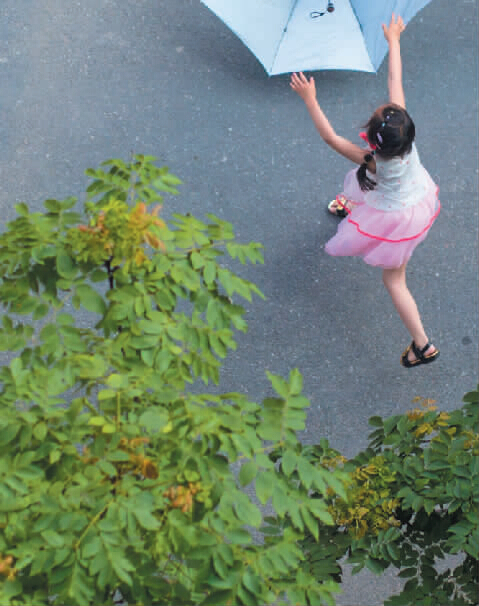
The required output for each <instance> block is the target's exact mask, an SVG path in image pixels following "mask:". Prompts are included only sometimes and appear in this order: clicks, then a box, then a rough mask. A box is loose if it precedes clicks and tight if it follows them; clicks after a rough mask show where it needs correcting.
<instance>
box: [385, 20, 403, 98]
mask: <svg viewBox="0 0 479 606" xmlns="http://www.w3.org/2000/svg"><path fill="white" fill-rule="evenodd" d="M405 29H406V26H405V25H404V21H403V20H402V18H401V17H400V16H398V17H397V18H396V17H395V16H394V13H393V14H392V17H391V21H390V23H389V27H388V26H386V25H384V24H383V32H384V37H385V38H386V40H387V42H388V45H389V74H388V89H389V101H390V102H391V103H396V105H400V106H401V107H404V108H406V99H405V97H404V90H403V86H402V63H401V47H400V44H399V39H400V37H401V34H402V32H403V31H404V30H405Z"/></svg>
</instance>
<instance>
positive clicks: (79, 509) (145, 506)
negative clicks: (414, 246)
mask: <svg viewBox="0 0 479 606" xmlns="http://www.w3.org/2000/svg"><path fill="white" fill-rule="evenodd" d="M88 175H89V176H90V177H91V178H92V182H91V184H90V186H89V187H88V191H87V198H86V202H85V208H84V212H83V213H78V212H75V210H74V207H75V204H76V201H75V199H73V198H69V199H66V200H63V201H58V200H47V201H46V202H45V208H46V212H44V213H38V212H37V213H33V212H30V211H29V209H28V208H27V206H26V205H25V204H20V205H18V206H17V212H18V215H19V216H18V217H17V218H16V219H15V220H14V221H13V222H11V223H10V224H9V225H8V226H7V229H6V231H5V232H4V233H3V234H2V235H1V239H0V279H1V282H0V299H1V301H2V303H3V306H4V310H5V313H4V315H3V319H2V328H1V330H0V343H1V346H2V349H3V350H4V351H7V352H10V355H11V356H12V359H11V361H10V363H9V364H8V365H5V366H3V367H2V369H1V371H0V381H1V394H0V407H1V413H0V603H1V604H2V606H8V605H15V604H35V605H36V606H40V605H41V604H52V603H53V604H68V605H69V606H70V605H74V604H78V605H81V606H85V605H88V604H95V605H99V604H113V603H114V601H115V599H116V598H117V597H118V596H121V597H122V598H123V599H124V600H126V601H127V602H128V603H129V604H138V605H140V604H145V605H152V604H185V605H186V604H247V605H253V604H266V603H272V602H275V601H276V600H277V599H278V598H281V597H284V596H287V597H288V598H289V599H290V600H291V601H293V602H295V601H297V599H296V598H297V596H298V595H300V596H301V600H302V601H303V597H304V599H305V600H306V601H305V602H304V603H318V602H319V601H326V602H329V603H333V599H332V597H331V594H332V592H333V591H334V590H336V588H337V586H336V584H335V583H334V581H333V580H332V579H331V578H330V577H328V576H326V577H325V578H324V579H322V580H320V581H318V580H317V579H316V578H314V576H312V575H310V574H307V573H306V572H304V571H302V569H301V562H302V560H303V559H304V556H303V554H302V551H301V549H300V548H299V541H300V540H301V539H302V538H304V536H305V531H306V530H308V531H310V532H311V533H312V535H313V536H316V537H317V536H318V527H319V523H320V522H321V523H324V524H332V523H333V520H332V517H331V514H330V513H329V512H328V510H327V505H326V503H325V502H324V499H322V498H321V495H322V493H323V492H324V491H326V490H327V488H328V487H331V488H332V489H333V490H337V491H339V494H342V495H343V496H344V497H345V496H346V495H345V493H344V489H343V487H342V484H341V481H340V478H341V477H342V475H343V473H342V472H340V471H338V472H332V471H329V470H326V469H323V468H315V467H314V466H313V465H311V464H310V463H309V462H308V461H306V460H305V459H304V458H303V457H302V456H301V446H300V444H299V441H298V438H297V431H298V430H301V429H303V427H304V420H305V409H306V408H307V406H308V404H309V403H308V401H307V399H306V398H305V397H303V396H302V395H301V387H302V380H301V376H300V374H299V373H298V372H297V371H293V372H292V373H291V374H290V377H289V379H288V380H284V379H282V378H281V377H277V376H273V375H271V376H270V379H271V383H272V387H273V389H272V393H273V391H275V392H276V396H275V397H269V398H266V399H265V400H264V402H262V404H261V405H260V404H257V403H255V402H252V401H250V400H249V399H248V398H247V397H246V396H244V395H242V394H239V393H227V394H221V395H217V394H216V395H215V394H208V393H202V392H201V390H200V389H199V388H198V386H197V383H198V381H202V382H203V383H204V384H208V383H210V382H213V383H217V382H218V377H219V368H220V365H221V361H222V359H223V358H224V357H225V356H226V354H227V351H228V350H229V349H234V347H235V337H234V335H235V331H237V330H239V331H244V330H246V322H245V320H244V317H243V316H244V309H243V308H242V307H241V305H240V304H238V302H237V299H238V298H239V299H241V298H242V299H245V300H247V301H250V300H251V298H252V296H253V295H258V296H262V295H261V292H260V291H259V290H258V288H257V287H256V286H255V285H254V284H252V283H251V282H249V281H247V280H245V279H243V278H241V277H239V276H238V275H236V274H235V273H234V272H233V271H231V270H230V269H229V268H228V264H227V263H226V262H222V261H223V260H224V259H225V260H226V259H227V258H233V259H238V260H239V261H240V262H241V263H243V264H244V263H246V262H251V263H258V262H262V261H263V257H262V251H261V246H260V245H259V244H256V243H249V244H239V243H237V242H236V241H235V239H234V233H233V229H232V226H231V225H230V224H229V223H227V222H226V221H222V220H221V219H219V218H218V217H215V216H212V215H209V216H208V222H203V221H200V220H198V219H197V218H195V217H193V216H191V215H189V214H186V215H180V214H174V215H172V218H171V220H170V221H169V222H168V223H167V222H166V221H164V220H163V219H162V218H160V212H159V211H160V207H159V206H158V203H159V202H160V201H161V192H162V191H163V192H164V191H166V192H168V193H172V194H173V193H176V191H177V189H176V188H177V185H178V184H179V180H178V179H177V178H176V177H175V176H173V175H172V174H171V173H170V172H169V171H168V169H167V168H165V167H162V168H158V167H157V166H156V165H155V163H154V159H153V158H148V157H143V156H135V157H134V158H133V159H132V161H131V162H130V163H125V162H123V161H121V160H111V161H108V162H107V163H105V164H104V165H102V167H100V169H98V170H90V171H88ZM72 308H74V309H77V310H79V312H78V313H75V311H74V309H72ZM85 314H87V315H88V322H87V326H88V327H86V328H85V327H84V324H85V321H84V318H85ZM82 318H83V326H82V325H81V323H80V322H79V319H82ZM279 447H281V449H282V452H283V457H284V460H285V461H288V467H287V471H283V470H282V469H281V468H278V467H277V466H275V464H274V462H273V460H272V459H271V457H270V456H269V455H268V453H269V451H270V450H272V449H273V448H279ZM233 463H236V464H237V466H239V473H236V471H235V470H234V469H233V467H232V464H233ZM296 469H298V470H299V476H297V475H296V474H295V473H293V472H294V470H296ZM245 487H248V489H247V490H245ZM313 490H314V491H315V492H316V494H317V496H316V497H315V498H311V497H310V494H311V492H312V491H313ZM266 504H268V506H269V507H270V509H271V511H272V520H274V522H271V523H268V522H267V521H266V522H264V520H263V515H262V511H261V505H266ZM284 520H290V521H291V523H290V524H288V525H284V527H282V526H281V525H280V524H278V521H279V522H281V521H284ZM298 592H299V593H298Z"/></svg>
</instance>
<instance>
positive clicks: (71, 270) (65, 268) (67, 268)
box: [57, 249, 77, 280]
mask: <svg viewBox="0 0 479 606" xmlns="http://www.w3.org/2000/svg"><path fill="white" fill-rule="evenodd" d="M57 271H58V274H59V275H60V276H61V277H62V278H65V279H67V280H73V279H74V278H75V276H76V274H77V266H76V264H75V262H74V261H73V259H72V258H71V257H70V255H69V254H68V253H67V252H65V250H62V249H61V250H59V251H58V255H57Z"/></svg>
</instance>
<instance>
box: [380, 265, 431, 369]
mask: <svg viewBox="0 0 479 606" xmlns="http://www.w3.org/2000/svg"><path fill="white" fill-rule="evenodd" d="M406 265H407V263H404V265H401V267H397V268H394V269H384V270H383V282H384V285H385V286H386V289H387V291H388V292H389V294H390V295H391V299H392V301H393V303H394V307H395V308H396V310H397V312H398V314H399V317H400V318H401V320H402V321H403V324H404V326H405V327H406V328H407V329H408V331H409V334H410V335H411V337H412V339H413V341H414V342H415V343H416V345H417V347H418V349H422V348H423V347H425V345H426V344H427V342H428V338H427V335H426V333H425V331H424V326H423V325H422V322H421V317H420V315H419V311H418V308H417V305H416V301H415V300H414V299H413V296H412V295H411V293H410V291H409V289H408V287H407V285H406ZM435 349H436V348H435V347H434V346H433V345H431V347H429V348H428V349H427V350H426V351H425V352H424V353H425V355H427V354H430V353H433V352H434V351H435ZM415 358H416V356H415V355H414V352H413V351H412V350H410V351H409V353H408V359H409V360H411V361H412V360H414V359H415Z"/></svg>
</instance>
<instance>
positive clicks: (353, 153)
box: [290, 72, 374, 170]
mask: <svg viewBox="0 0 479 606" xmlns="http://www.w3.org/2000/svg"><path fill="white" fill-rule="evenodd" d="M290 84H291V88H292V89H293V90H294V92H296V93H297V94H298V95H299V96H300V97H301V99H302V100H303V101H304V103H305V105H306V109H307V110H308V112H309V115H310V116H311V119H312V120H313V123H314V126H315V127H316V128H317V130H318V131H319V134H320V135H321V137H322V139H323V140H324V141H325V143H327V144H328V145H329V146H330V147H332V148H333V149H334V150H335V151H336V152H338V154H341V155H342V156H345V157H346V158H348V159H349V160H352V161H353V162H355V163H356V164H362V163H363V162H364V154H365V153H366V150H364V149H362V148H361V147H359V145H356V144H354V143H352V142H351V141H348V139H345V138H344V137H341V136H340V135H338V134H336V132H335V130H334V128H333V127H332V126H331V124H330V123H329V120H328V119H327V118H326V116H325V115H324V113H323V110H322V109H321V108H320V106H319V103H318V100H317V98H316V86H315V83H314V78H312V77H311V78H310V79H309V80H308V79H307V78H306V76H305V75H304V74H303V72H300V73H299V74H293V75H292V76H291V83H290ZM368 168H371V169H373V170H374V162H372V163H371V167H368Z"/></svg>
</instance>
